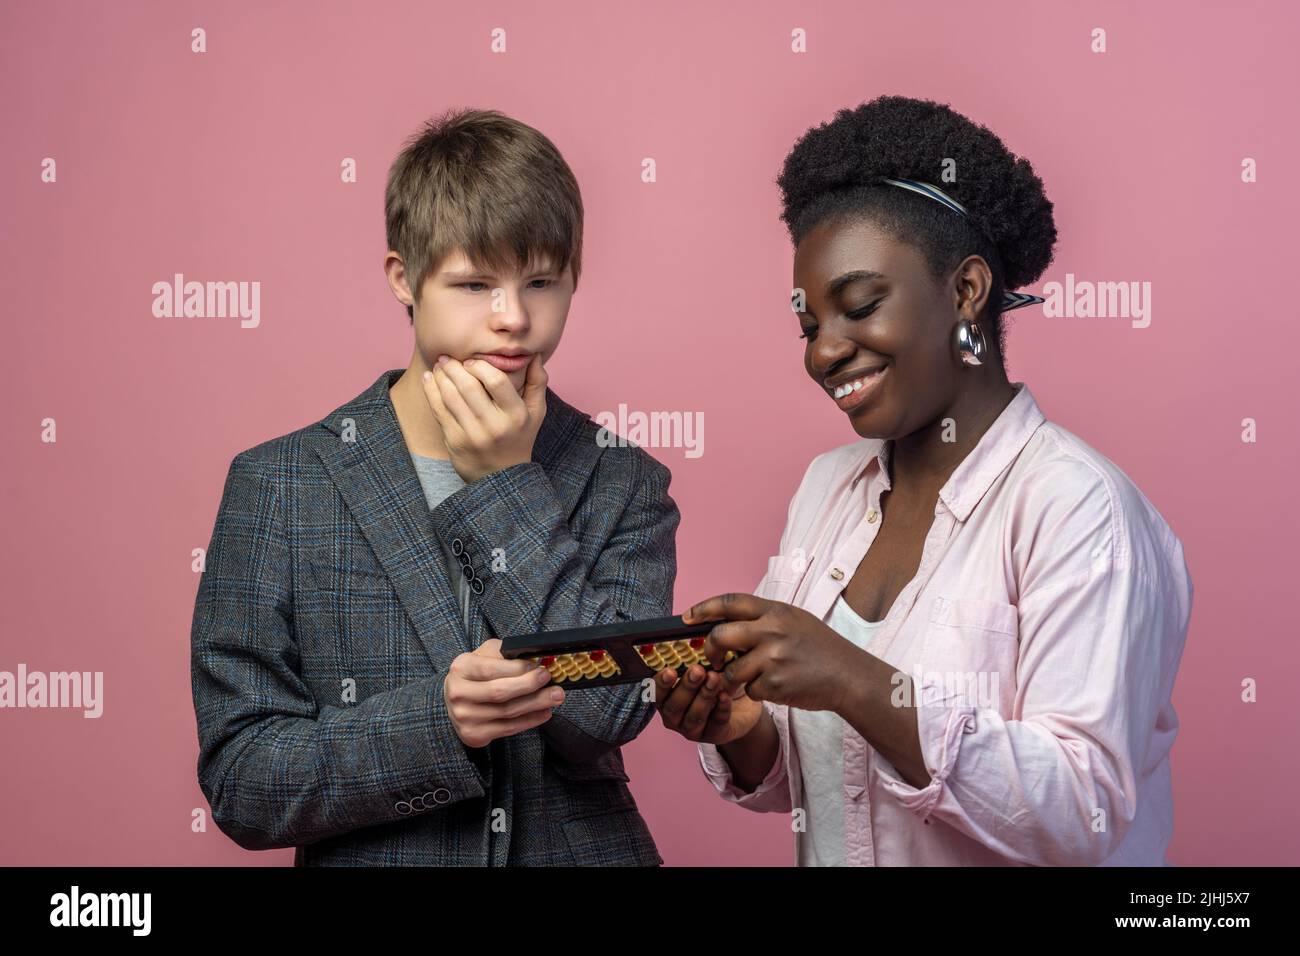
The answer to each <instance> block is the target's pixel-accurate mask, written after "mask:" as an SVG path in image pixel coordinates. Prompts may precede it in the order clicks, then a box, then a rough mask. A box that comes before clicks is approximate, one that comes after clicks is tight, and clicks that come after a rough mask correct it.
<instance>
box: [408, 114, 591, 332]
mask: <svg viewBox="0 0 1300 956" xmlns="http://www.w3.org/2000/svg"><path fill="white" fill-rule="evenodd" d="M384 224H385V228H386V231H387V239H388V248H389V249H391V250H393V251H394V252H396V253H397V254H398V255H400V256H401V257H402V261H403V262H404V263H405V265H406V277H407V281H408V282H409V284H410V288H411V294H412V295H413V296H414V297H415V301H416V302H417V303H418V302H419V301H420V292H421V287H422V286H423V285H424V281H425V279H426V277H427V276H429V275H430V274H433V273H435V272H436V271H437V270H438V267H439V265H440V264H441V263H442V261H443V260H444V259H445V258H446V257H447V256H448V255H450V254H451V253H452V252H455V251H457V250H460V251H461V252H464V253H465V255H466V256H468V257H469V259H470V261H471V262H473V263H474V264H475V266H476V267H477V268H481V269H487V270H491V271H494V272H505V271H509V270H510V269H511V268H512V267H513V268H519V269H525V268H528V267H530V266H531V265H533V264H535V263H538V262H539V261H540V260H542V259H549V260H551V262H552V264H553V265H554V267H555V269H556V271H559V272H562V271H563V270H564V268H565V267H566V266H570V265H571V266H572V267H573V281H574V286H575V287H576V286H577V282H578V276H579V274H580V273H581V271H582V195H581V193H580V192H579V190H578V181H577V179H576V178H575V177H574V175H573V171H572V170H571V169H570V168H569V166H568V164H567V163H566V162H565V161H564V157H563V156H561V155H560V151H559V150H558V149H556V148H555V144H554V143H552V142H551V141H550V140H549V139H547V138H546V137H545V136H543V135H542V134H541V133H539V132H538V131H537V130H535V129H533V128H532V127H531V126H528V125H527V124H525V123H521V122H519V121H518V120H515V119H511V118H510V117H509V116H506V115H504V114H502V113H499V112H497V111H496V110H475V109H464V110H460V109H453V110H448V111H447V112H446V113H444V114H442V115H441V116H439V117H436V118H434V119H431V120H429V121H428V122H426V123H425V124H424V125H423V126H422V127H421V128H420V130H419V131H418V132H417V133H415V135H413V136H412V137H411V138H410V139H409V140H408V141H407V142H406V144H405V146H404V147H403V148H402V151H401V152H400V153H398V155H397V158H396V159H395V160H393V165H392V166H391V167H390V168H389V170H388V185H387V187H386V188H385V190H384ZM406 312H407V315H409V316H410V317H411V321H412V322H414V321H415V310H414V309H413V308H412V307H411V306H407V307H406Z"/></svg>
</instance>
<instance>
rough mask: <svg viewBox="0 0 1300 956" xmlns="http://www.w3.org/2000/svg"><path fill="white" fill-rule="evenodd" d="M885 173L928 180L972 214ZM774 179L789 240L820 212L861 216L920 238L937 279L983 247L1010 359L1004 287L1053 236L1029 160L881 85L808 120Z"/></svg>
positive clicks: (1015, 283)
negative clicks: (816, 122)
mask: <svg viewBox="0 0 1300 956" xmlns="http://www.w3.org/2000/svg"><path fill="white" fill-rule="evenodd" d="M945 172H947V173H948V175H947V176H946V177H945ZM953 174H955V178H954V176H953ZM884 177H889V178H894V179H914V180H919V181H922V182H928V183H931V184H932V185H934V186H937V187H938V188H939V189H941V190H943V191H944V192H945V193H947V194H948V195H949V196H951V197H952V198H953V199H955V200H957V202H959V203H961V204H962V205H963V206H964V207H966V211H967V213H968V216H962V215H961V214H959V213H957V212H954V211H953V210H951V209H948V208H945V207H944V206H943V205H942V204H941V203H938V202H936V201H934V200H933V199H929V198H927V197H925V196H919V195H917V194H916V193H914V192H912V191H910V190H907V189H900V188H898V187H897V186H893V185H890V184H888V183H883V182H881V180H882V179H883V178H884ZM949 180H950V181H949ZM776 182H777V185H778V186H779V187H780V189H781V205H782V210H781V220H782V221H783V222H784V223H785V224H786V227H787V229H788V230H789V232H790V239H791V241H792V242H793V243H794V244H795V245H796V246H797V245H798V244H799V243H800V241H802V240H803V238H804V237H805V236H806V235H807V234H808V233H809V232H811V231H812V230H813V228H815V227H816V226H818V225H821V224H822V223H824V222H827V221H846V220H854V219H861V218H868V219H870V220H872V221H873V222H875V223H876V224H877V225H878V226H879V227H880V228H882V229H884V230H886V231H887V232H889V233H890V234H891V235H892V236H894V237H895V238H896V239H898V240H899V241H900V242H906V243H908V244H909V245H912V246H914V247H915V248H917V249H918V250H919V251H920V252H921V254H922V256H923V258H924V259H925V260H926V263H927V265H928V267H929V269H930V272H931V273H932V274H933V275H934V277H935V279H936V281H941V280H943V279H945V278H946V277H947V276H948V275H950V274H951V273H952V271H953V270H954V269H955V268H956V267H957V264H958V263H960V262H961V261H962V260H963V259H964V258H966V257H967V256H968V255H972V254H973V255H978V256H981V257H982V258H983V259H984V260H985V261H986V262H987V263H988V264H989V269H990V270H991V271H992V274H993V288H992V289H991V291H990V295H989V298H988V302H987V303H986V304H985V308H984V312H983V313H982V314H981V315H980V316H979V319H980V320H981V322H982V323H983V324H984V327H985V328H992V329H993V330H994V333H995V334H994V337H995V338H996V340H997V348H998V356H999V361H1002V362H1003V367H1004V368H1005V360H1004V358H1003V357H1004V356H1005V355H1006V330H1005V328H1004V326H1003V322H1002V315H1001V313H1002V309H1001V303H1002V296H1003V292H1004V290H1007V289H1018V288H1021V287H1022V286H1026V285H1028V284H1030V283H1031V282H1034V281H1036V280H1037V279H1038V278H1039V276H1041V275H1042V274H1043V272H1044V271H1045V270H1046V269H1047V267H1048V265H1049V264H1050V263H1051V261H1052V250H1053V246H1055V245H1056V223H1055V222H1054V221H1053V218H1052V203H1051V201H1050V200H1048V198H1047V196H1046V194H1045V193H1044V191H1043V181H1042V180H1041V179H1039V177H1038V176H1037V175H1036V174H1035V173H1034V168H1033V166H1032V165H1030V162H1029V160H1027V159H1023V158H1020V157H1017V156H1015V155H1014V154H1013V153H1012V152H1011V151H1010V150H1008V149H1007V147H1006V146H1005V145H1003V143H1002V140H1000V139H999V138H998V137H997V135H996V134H995V133H993V132H992V131H991V130H989V129H988V128H987V127H984V126H981V125H979V124H977V123H974V122H972V121H971V120H969V119H967V118H966V117H965V116H962V115H961V114H960V113H957V112H955V111H954V110H953V109H951V108H950V107H948V106H946V105H944V104H942V103H936V102H934V101H933V100H921V99H912V98H911V97H906V96H880V97H877V98H876V99H874V100H872V101H871V102H869V103H863V104H862V105H861V106H859V107H857V108H856V109H852V110H850V109H842V110H840V111H839V112H837V113H836V114H835V118H834V120H832V121H831V122H829V123H823V124H821V125H820V126H817V127H815V128H812V129H810V130H808V132H806V133H805V134H804V135H803V136H802V137H801V138H800V139H799V141H798V142H797V143H795V145H794V147H793V148H792V149H791V150H790V154H789V155H788V156H787V157H786V159H785V164H784V165H783V167H782V169H781V174H780V176H779V177H777V181H776Z"/></svg>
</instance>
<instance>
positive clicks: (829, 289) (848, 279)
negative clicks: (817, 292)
mask: <svg viewBox="0 0 1300 956" xmlns="http://www.w3.org/2000/svg"><path fill="white" fill-rule="evenodd" d="M883 278H885V274H884V273H883V272H872V271H871V270H870V269H854V270H853V271H852V272H846V273H844V274H843V275H840V276H836V277H835V278H834V279H832V280H831V281H830V282H828V283H826V295H827V296H828V297H831V296H836V295H839V294H840V291H841V290H842V289H843V288H844V287H845V286H846V285H848V284H850V283H852V282H866V281H867V280H869V279H883Z"/></svg>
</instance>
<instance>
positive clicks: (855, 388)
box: [831, 366, 884, 398]
mask: <svg viewBox="0 0 1300 956" xmlns="http://www.w3.org/2000/svg"><path fill="white" fill-rule="evenodd" d="M883 371H884V367H883V366H882V367H881V368H877V369H872V370H871V371H870V372H867V373H866V374H865V375H859V376H858V377H857V378H855V379H851V380H850V381H847V382H844V383H843V384H842V385H836V386H835V388H834V389H832V390H831V395H832V396H833V397H834V398H843V397H844V396H845V395H849V394H852V393H853V392H860V391H862V390H863V389H864V388H867V387H869V386H870V385H871V384H872V382H874V381H875V380H876V379H877V378H878V377H879V376H880V373H881V372H883Z"/></svg>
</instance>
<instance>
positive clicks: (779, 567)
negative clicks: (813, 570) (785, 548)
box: [754, 548, 810, 604]
mask: <svg viewBox="0 0 1300 956" xmlns="http://www.w3.org/2000/svg"><path fill="white" fill-rule="evenodd" d="M809 563H810V562H809V556H808V555H807V554H805V553H804V550H803V549H802V548H795V549H794V550H793V551H792V552H790V553H789V554H777V555H773V556H772V557H770V558H768V559H767V573H766V574H764V575H763V580H762V581H760V582H759V583H758V587H757V588H756V589H755V590H754V593H755V594H756V595H757V596H759V597H761V598H766V599H767V600H769V601H782V602H785V603H787V604H788V603H789V602H790V600H791V598H793V597H794V593H795V591H797V590H798V589H799V584H800V582H801V581H803V578H804V575H805V574H807V573H808V566H809Z"/></svg>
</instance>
